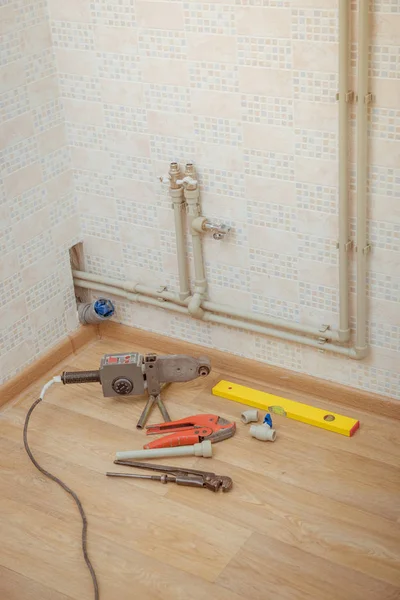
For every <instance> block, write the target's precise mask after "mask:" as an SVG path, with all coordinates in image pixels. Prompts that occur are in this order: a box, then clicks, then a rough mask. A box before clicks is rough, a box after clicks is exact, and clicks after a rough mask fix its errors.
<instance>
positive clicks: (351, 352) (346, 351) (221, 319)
mask: <svg viewBox="0 0 400 600" xmlns="http://www.w3.org/2000/svg"><path fill="white" fill-rule="evenodd" d="M74 284H75V285H76V286H78V287H83V288H85V289H92V290H97V291H100V292H104V293H108V294H111V295H114V296H119V297H121V298H126V299H127V300H130V301H132V302H140V303H142V304H149V305H151V306H156V307H158V308H164V309H166V310H171V311H174V312H178V313H181V314H184V315H187V316H190V313H189V310H188V308H187V307H185V306H180V305H178V304H174V302H168V301H167V300H165V301H164V300H162V299H161V300H157V299H156V298H148V297H146V296H144V295H143V294H136V293H131V292H127V291H126V290H123V289H119V288H116V287H112V286H107V285H105V284H102V283H96V282H94V281H85V280H84V279H77V278H74ZM203 320H204V321H208V322H210V323H217V324H219V325H226V326H228V327H236V328H237V329H244V330H246V331H252V332H253V333H259V334H260V335H267V336H270V337H275V338H278V339H283V340H286V341H289V342H296V343H298V344H303V345H305V346H310V347H312V348H318V349H320V350H328V351H329V352H334V353H336V354H341V355H342V356H348V357H349V358H354V359H356V360H358V359H361V358H364V356H365V354H363V353H359V352H358V351H357V350H356V349H355V348H343V347H341V346H335V345H334V344H330V343H324V344H321V343H320V342H319V341H318V340H313V339H310V338H308V337H304V336H301V335H296V334H294V333H291V332H288V331H280V330H279V329H271V328H268V327H263V326H261V325H257V324H255V323H247V322H246V321H241V320H239V319H232V318H229V317H225V316H222V315H214V314H213V313H211V312H208V311H204V315H203Z"/></svg>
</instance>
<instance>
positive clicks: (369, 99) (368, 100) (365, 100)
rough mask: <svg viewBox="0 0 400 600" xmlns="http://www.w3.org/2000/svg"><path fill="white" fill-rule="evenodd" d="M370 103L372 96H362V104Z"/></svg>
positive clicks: (369, 94)
mask: <svg viewBox="0 0 400 600" xmlns="http://www.w3.org/2000/svg"><path fill="white" fill-rule="evenodd" d="M371 102H372V94H371V92H369V93H368V94H365V96H364V103H365V104H371Z"/></svg>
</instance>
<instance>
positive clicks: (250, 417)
mask: <svg viewBox="0 0 400 600" xmlns="http://www.w3.org/2000/svg"><path fill="white" fill-rule="evenodd" d="M240 418H241V420H242V423H245V424H246V425H247V423H254V422H257V421H258V410H257V409H256V408H254V409H252V410H245V411H244V412H242V414H241V415H240Z"/></svg>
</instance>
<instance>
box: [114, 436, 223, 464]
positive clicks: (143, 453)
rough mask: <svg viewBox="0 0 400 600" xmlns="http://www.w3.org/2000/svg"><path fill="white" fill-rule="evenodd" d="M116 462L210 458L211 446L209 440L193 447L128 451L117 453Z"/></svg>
mask: <svg viewBox="0 0 400 600" xmlns="http://www.w3.org/2000/svg"><path fill="white" fill-rule="evenodd" d="M115 456H116V458H117V459H118V460H121V459H122V460H124V459H126V458H139V459H142V458H164V457H167V456H203V457H204V458H211V456H212V444H211V442H210V440H204V441H203V442H201V443H200V444H194V445H193V446H176V447H174V448H152V449H150V450H128V451H127V452H117V453H116V454H115Z"/></svg>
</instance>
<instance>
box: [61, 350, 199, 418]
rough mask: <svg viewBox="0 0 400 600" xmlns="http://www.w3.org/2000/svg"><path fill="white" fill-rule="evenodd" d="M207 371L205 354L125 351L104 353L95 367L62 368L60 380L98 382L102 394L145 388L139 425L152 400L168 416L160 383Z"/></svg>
mask: <svg viewBox="0 0 400 600" xmlns="http://www.w3.org/2000/svg"><path fill="white" fill-rule="evenodd" d="M210 371H211V364H210V360H209V359H208V358H206V357H200V358H193V357H192V356H187V355H185V354H172V355H166V356H158V355H157V354H146V355H142V354H139V353H138V352H127V353H125V354H106V355H105V356H103V358H102V359H101V361H100V368H99V369H98V370H96V371H72V372H67V371H64V373H63V374H62V376H61V381H62V382H63V383H64V384H67V383H68V384H69V383H92V382H93V383H95V382H98V383H101V385H102V388H103V395H104V396H105V397H111V396H141V395H143V394H144V393H145V392H146V391H147V393H148V394H149V395H150V398H149V402H148V403H147V405H146V407H145V409H144V411H143V414H142V417H141V418H140V420H139V423H138V427H139V428H142V427H143V425H144V424H145V421H146V420H147V417H148V415H149V413H150V409H151V408H152V406H153V404H155V403H157V404H158V406H159V408H160V410H161V413H162V415H163V417H164V419H165V420H166V421H170V420H171V419H170V417H169V415H168V412H167V410H166V408H165V406H164V404H163V402H162V400H161V397H160V392H161V387H162V385H163V384H165V383H173V382H179V381H181V382H184V381H191V380H193V379H196V378H197V377H205V376H207V375H208V374H209V372H210Z"/></svg>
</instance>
